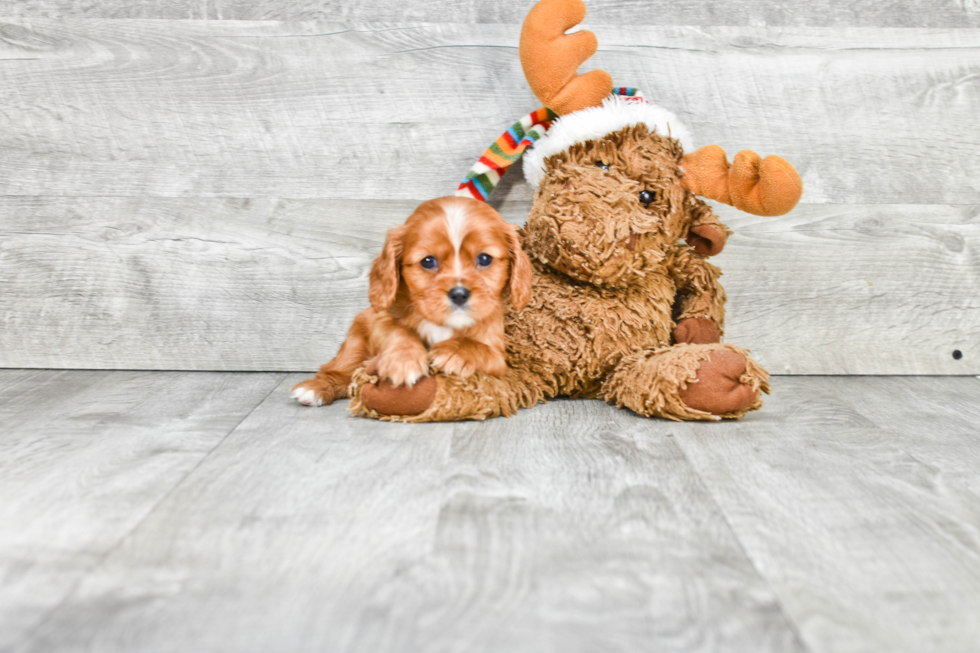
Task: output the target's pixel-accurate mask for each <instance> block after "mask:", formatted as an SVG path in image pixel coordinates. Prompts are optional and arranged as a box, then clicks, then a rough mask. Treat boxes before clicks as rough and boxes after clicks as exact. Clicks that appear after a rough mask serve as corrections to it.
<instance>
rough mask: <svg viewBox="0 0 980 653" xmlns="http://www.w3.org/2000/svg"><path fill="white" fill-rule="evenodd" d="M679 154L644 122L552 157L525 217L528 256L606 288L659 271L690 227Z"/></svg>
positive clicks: (672, 143) (673, 143)
mask: <svg viewBox="0 0 980 653" xmlns="http://www.w3.org/2000/svg"><path fill="white" fill-rule="evenodd" d="M680 154H681V148H680V145H679V144H678V142H677V141H676V140H675V139H673V138H669V137H666V136H661V135H660V134H658V133H656V132H651V131H650V130H649V129H648V128H647V126H646V125H644V124H639V125H635V126H628V127H624V128H622V129H620V130H618V131H615V132H613V133H611V134H608V135H606V136H604V137H602V138H600V139H596V140H589V141H586V142H585V143H576V144H574V145H572V146H570V147H569V148H568V149H566V150H563V151H561V152H558V153H556V154H553V155H551V156H550V157H548V158H547V159H546V160H545V165H544V168H545V170H544V177H543V179H542V180H541V182H540V186H539V188H538V191H537V195H536V201H535V203H534V206H533V207H532V209H531V212H530V213H529V214H528V221H527V226H526V230H527V232H528V235H529V238H527V246H526V247H527V248H528V250H529V252H528V253H529V255H530V256H531V257H532V258H537V259H538V260H540V261H542V262H545V263H547V264H548V265H550V266H551V267H553V268H555V269H556V270H559V271H561V272H564V273H565V274H567V275H569V276H571V277H573V278H575V279H578V280H580V281H586V282H589V283H592V284H595V285H604V286H622V285H626V284H628V283H630V282H631V281H633V280H634V279H635V277H636V276H638V275H640V276H642V275H643V274H645V271H647V270H650V269H651V268H653V267H656V266H657V265H658V264H660V263H661V262H662V261H663V260H664V258H665V257H666V254H667V251H666V250H667V248H668V247H670V246H672V245H673V244H674V243H676V242H677V241H678V240H680V239H681V238H683V237H684V236H686V235H687V230H688V227H689V225H690V212H689V210H688V209H689V206H688V203H687V201H686V199H687V194H688V193H687V191H685V190H684V188H683V186H682V185H681V181H680V180H681V174H682V173H681V170H680V168H679V166H678V160H679V158H680Z"/></svg>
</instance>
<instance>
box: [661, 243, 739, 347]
mask: <svg viewBox="0 0 980 653" xmlns="http://www.w3.org/2000/svg"><path fill="white" fill-rule="evenodd" d="M672 259H673V260H672V265H671V276H672V277H673V279H674V283H675V284H676V285H677V301H676V307H675V311H676V313H675V314H676V318H675V319H676V321H677V327H676V328H675V329H674V340H675V341H676V342H678V343H697V344H707V343H710V342H719V340H720V338H721V335H722V334H723V333H724V330H725V301H726V299H727V297H726V296H725V289H724V288H722V286H721V283H719V281H718V278H719V277H721V270H719V269H718V268H717V267H715V266H714V265H712V264H711V263H708V261H707V259H705V258H704V257H703V256H700V255H698V254H696V253H695V252H694V250H693V249H691V248H690V247H688V246H685V245H680V246H678V248H677V249H676V250H675V254H674V256H673V257H672Z"/></svg>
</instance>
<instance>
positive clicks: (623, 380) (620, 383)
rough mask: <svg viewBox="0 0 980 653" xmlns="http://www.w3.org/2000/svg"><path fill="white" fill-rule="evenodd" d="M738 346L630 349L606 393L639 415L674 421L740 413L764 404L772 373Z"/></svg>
mask: <svg viewBox="0 0 980 653" xmlns="http://www.w3.org/2000/svg"><path fill="white" fill-rule="evenodd" d="M748 354H749V352H748V351H746V350H745V349H742V348H740V347H735V346H734V345H722V344H712V345H677V346H674V347H665V348H663V349H656V350H646V351H641V352H637V353H635V354H631V355H629V356H627V357H625V358H623V360H622V361H620V364H619V365H618V366H617V368H616V371H615V372H614V373H613V375H612V377H611V378H610V379H609V381H608V382H607V383H606V385H605V386H604V388H603V397H604V398H605V399H607V400H609V401H614V402H616V404H617V405H619V406H625V407H627V408H629V409H631V410H633V411H634V412H637V413H639V414H641V415H648V416H659V417H666V418H668V419H675V420H718V419H721V418H723V417H731V418H737V417H741V416H742V415H744V414H745V413H747V412H748V411H750V410H757V409H759V408H761V407H762V402H761V401H760V395H761V393H762V392H767V393H768V392H769V383H768V378H769V374H768V372H766V371H765V370H764V369H762V368H761V367H759V365H758V364H757V363H756V362H755V361H753V360H752V359H751V358H750V357H749V355H748Z"/></svg>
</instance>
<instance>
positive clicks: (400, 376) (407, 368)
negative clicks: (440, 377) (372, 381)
mask: <svg viewBox="0 0 980 653" xmlns="http://www.w3.org/2000/svg"><path fill="white" fill-rule="evenodd" d="M378 375H379V376H380V377H381V378H384V379H389V380H390V381H391V382H392V383H393V384H395V385H396V386H397V385H406V386H409V387H411V386H413V385H415V382H416V381H418V380H419V379H421V378H422V377H423V376H428V375H429V360H428V355H427V352H426V351H425V348H424V347H419V348H418V349H417V350H410V351H404V352H397V353H385V354H382V355H381V357H380V358H379V359H378Z"/></svg>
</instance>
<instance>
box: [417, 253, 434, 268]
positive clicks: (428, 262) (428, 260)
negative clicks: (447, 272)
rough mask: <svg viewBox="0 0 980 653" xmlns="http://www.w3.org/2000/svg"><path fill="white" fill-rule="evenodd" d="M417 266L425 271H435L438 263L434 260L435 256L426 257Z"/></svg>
mask: <svg viewBox="0 0 980 653" xmlns="http://www.w3.org/2000/svg"><path fill="white" fill-rule="evenodd" d="M419 265H421V266H422V267H423V268H424V269H426V270H435V269H436V268H437V267H439V261H437V260H436V257H435V256H426V257H425V258H424V259H422V260H421V261H419Z"/></svg>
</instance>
